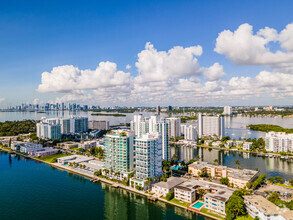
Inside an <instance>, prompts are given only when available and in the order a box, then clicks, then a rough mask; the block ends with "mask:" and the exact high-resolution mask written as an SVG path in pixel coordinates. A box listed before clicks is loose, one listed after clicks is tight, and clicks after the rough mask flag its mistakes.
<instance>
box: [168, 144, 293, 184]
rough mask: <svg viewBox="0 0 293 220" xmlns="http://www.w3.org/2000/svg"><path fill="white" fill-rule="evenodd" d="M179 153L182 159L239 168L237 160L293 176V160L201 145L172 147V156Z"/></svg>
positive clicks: (244, 165) (274, 173)
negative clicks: (215, 162) (216, 162)
mask: <svg viewBox="0 0 293 220" xmlns="http://www.w3.org/2000/svg"><path fill="white" fill-rule="evenodd" d="M174 154H176V155H178V157H179V159H180V160H183V159H185V160H186V161H189V160H190V159H198V158H199V159H200V160H202V161H207V162H209V163H213V162H214V161H215V160H218V161H219V164H221V165H224V166H228V167H234V168H237V167H238V166H239V165H237V164H235V161H237V160H238V161H239V162H240V166H241V167H242V168H243V169H253V170H254V169H256V168H257V169H259V171H260V173H264V174H266V175H267V176H268V177H271V176H282V177H283V178H285V179H287V180H289V179H292V178H293V160H283V159H280V158H269V157H261V156H257V155H254V154H251V153H246V152H232V151H224V150H217V149H205V148H201V147H190V146H177V145H175V146H174V145H173V146H171V147H170V156H172V155H174Z"/></svg>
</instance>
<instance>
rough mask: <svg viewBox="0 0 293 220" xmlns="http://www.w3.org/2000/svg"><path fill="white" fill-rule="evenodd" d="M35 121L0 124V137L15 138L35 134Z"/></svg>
mask: <svg viewBox="0 0 293 220" xmlns="http://www.w3.org/2000/svg"><path fill="white" fill-rule="evenodd" d="M36 123H37V121H35V120H24V121H5V122H0V136H16V135H19V134H27V133H30V132H36Z"/></svg>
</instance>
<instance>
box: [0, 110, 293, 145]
mask: <svg viewBox="0 0 293 220" xmlns="http://www.w3.org/2000/svg"><path fill="white" fill-rule="evenodd" d="M138 113H141V114H143V115H144V116H146V117H148V116H151V115H154V114H155V113H154V112H136V113H125V115H126V117H114V116H93V115H91V114H92V112H84V111H76V112H72V111H48V112H46V113H36V112H0V122H3V121H13V120H24V119H34V120H40V119H41V118H42V117H47V118H53V117H68V116H70V115H80V116H86V117H88V118H89V120H94V119H96V120H108V121H109V123H110V125H119V124H120V123H129V122H130V120H132V119H133V115H134V114H138ZM162 116H164V117H169V116H170V115H167V114H162ZM249 124H274V125H279V126H282V127H285V128H293V118H262V117H225V135H227V136H230V137H231V138H232V139H237V140H238V139H239V138H241V137H245V138H259V137H264V135H265V133H263V132H259V131H252V130H249V129H247V128H246V126H247V125H249Z"/></svg>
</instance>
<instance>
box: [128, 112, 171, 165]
mask: <svg viewBox="0 0 293 220" xmlns="http://www.w3.org/2000/svg"><path fill="white" fill-rule="evenodd" d="M168 126H169V125H168V123H167V122H166V120H165V119H163V118H161V117H160V116H151V117H150V118H144V117H143V115H142V114H139V115H134V118H133V120H132V121H131V122H130V127H131V130H132V131H134V133H135V136H136V137H137V138H140V137H142V135H143V134H147V133H156V132H159V133H160V136H161V139H162V159H163V160H168V159H169V139H168Z"/></svg>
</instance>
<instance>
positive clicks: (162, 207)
mask: <svg viewBox="0 0 293 220" xmlns="http://www.w3.org/2000/svg"><path fill="white" fill-rule="evenodd" d="M101 185H102V189H103V191H104V193H105V196H104V198H105V199H104V218H105V219H121V220H123V219H197V220H204V219H205V220H207V218H204V217H202V216H199V217H196V216H195V215H193V214H192V213H191V212H188V211H186V210H185V209H181V208H177V207H173V206H170V205H169V204H167V203H164V202H160V201H157V202H152V201H150V200H148V199H147V198H146V197H144V196H140V195H138V194H136V193H132V192H129V191H126V190H123V189H117V188H113V187H111V186H109V185H108V184H105V183H101ZM173 210H174V212H175V214H176V216H174V214H172V213H173Z"/></svg>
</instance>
